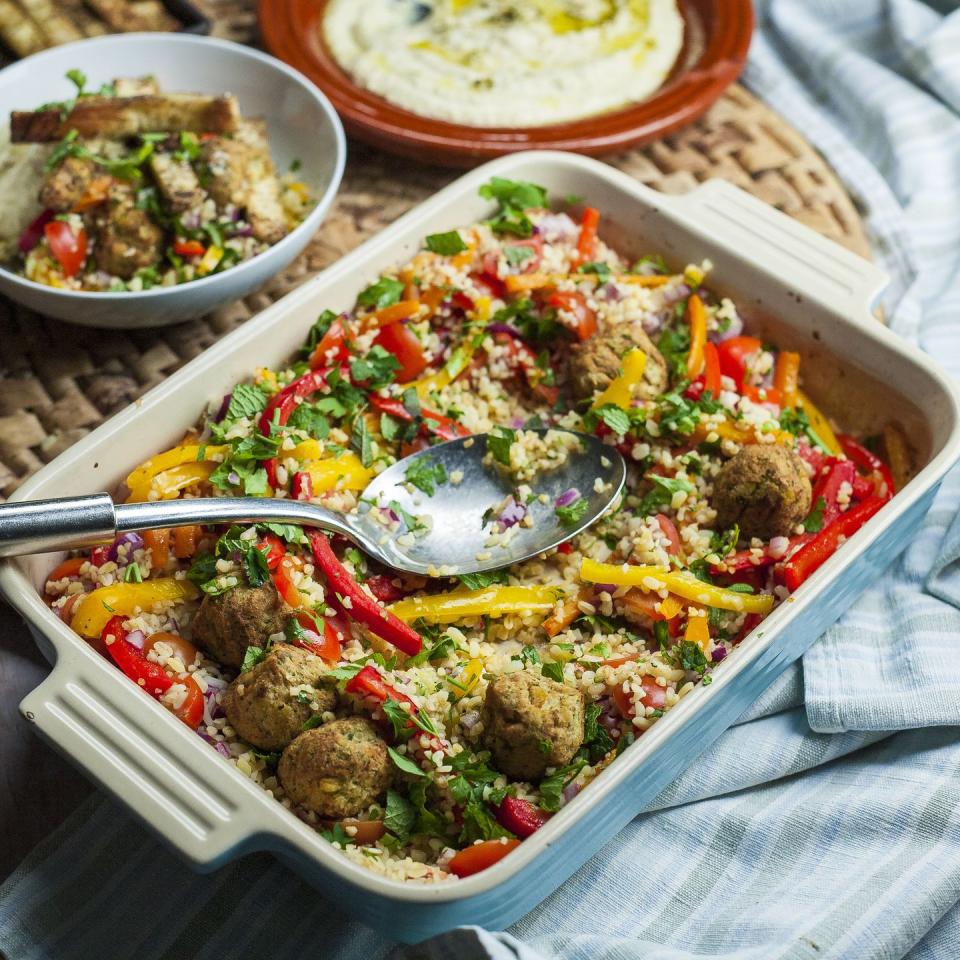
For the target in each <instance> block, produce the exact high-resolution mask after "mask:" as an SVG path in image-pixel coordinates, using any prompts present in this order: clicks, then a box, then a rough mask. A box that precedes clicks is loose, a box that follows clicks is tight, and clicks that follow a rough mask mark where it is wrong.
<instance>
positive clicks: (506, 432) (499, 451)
mask: <svg viewBox="0 0 960 960" xmlns="http://www.w3.org/2000/svg"><path fill="white" fill-rule="evenodd" d="M516 439H517V431H516V430H511V429H510V428H509V427H501V426H499V425H498V426H496V427H494V428H493V431H492V432H491V433H488V434H487V452H488V453H489V454H490V455H491V456H492V457H493V459H494V460H496V461H497V462H498V463H502V464H503V465H504V466H507V467H509V466H510V447H511V446H513V444H514V442H515V441H516Z"/></svg>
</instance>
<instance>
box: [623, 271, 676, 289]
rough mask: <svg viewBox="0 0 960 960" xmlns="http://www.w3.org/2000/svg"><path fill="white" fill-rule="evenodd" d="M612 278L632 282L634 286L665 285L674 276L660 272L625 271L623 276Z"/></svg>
mask: <svg viewBox="0 0 960 960" xmlns="http://www.w3.org/2000/svg"><path fill="white" fill-rule="evenodd" d="M614 279H616V280H620V281H622V282H623V283H632V284H633V285H634V286H635V287H665V286H666V285H667V284H668V283H670V281H671V280H674V279H675V277H672V276H669V275H668V276H664V275H663V274H660V273H655V274H653V275H651V276H647V275H644V274H640V273H625V274H624V275H623V276H618V277H615V278H614Z"/></svg>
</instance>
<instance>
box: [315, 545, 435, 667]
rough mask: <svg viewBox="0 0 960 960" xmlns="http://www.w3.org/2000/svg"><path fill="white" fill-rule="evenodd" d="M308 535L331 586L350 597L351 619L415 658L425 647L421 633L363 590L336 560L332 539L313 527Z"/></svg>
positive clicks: (318, 563) (348, 611)
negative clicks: (331, 544)
mask: <svg viewBox="0 0 960 960" xmlns="http://www.w3.org/2000/svg"><path fill="white" fill-rule="evenodd" d="M309 536H310V547H311V549H312V550H313V558H314V560H316V562H317V566H318V567H319V568H320V569H321V571H322V572H323V574H324V575H325V576H326V578H327V583H328V584H329V586H330V588H331V589H332V590H333V592H334V593H336V594H337V595H339V596H341V597H343V599H344V600H347V599H348V598H349V600H350V603H349V604H344V606H345V608H346V611H347V615H348V616H349V617H350V618H351V619H352V620H356V621H357V622H358V623H362V624H363V625H364V626H365V627H366V628H367V629H368V630H370V631H371V632H373V633H375V634H376V635H377V636H378V637H380V638H382V639H383V640H386V641H387V643H392V644H393V645H394V646H395V647H396V648H397V649H398V650H402V651H403V652H404V653H405V654H407V656H410V657H412V656H415V655H416V654H418V653H419V652H420V650H421V648H422V647H423V640H422V639H421V638H420V634H419V633H417V631H416V630H414V629H413V627H411V626H408V625H407V624H405V623H404V622H403V621H402V620H400V619H399V618H398V617H396V616H394V615H393V614H392V613H390V612H389V611H388V610H385V609H384V608H383V607H381V606H380V604H379V603H377V601H376V600H374V599H373V597H371V596H369V594H367V593H364V591H363V590H362V589H361V587H360V585H359V584H358V583H357V581H356V580H354V579H353V577H351V576H350V574H349V573H347V571H346V568H345V567H344V565H343V564H342V563H341V562H340V561H339V560H338V559H337V557H336V554H335V553H334V552H333V547H331V546H330V541H329V540H328V539H327V538H326V537H325V536H324V535H323V534H322V533H318V532H317V531H316V530H312V531H311V532H310V534H309Z"/></svg>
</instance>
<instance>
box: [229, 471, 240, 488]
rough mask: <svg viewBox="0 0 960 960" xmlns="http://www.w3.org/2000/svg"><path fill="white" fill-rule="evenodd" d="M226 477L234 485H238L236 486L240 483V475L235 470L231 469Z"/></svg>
mask: <svg viewBox="0 0 960 960" xmlns="http://www.w3.org/2000/svg"><path fill="white" fill-rule="evenodd" d="M227 479H228V480H229V481H230V482H231V483H232V484H233V485H234V486H235V487H238V486H239V485H240V475H239V474H238V473H237V471H236V470H231V471H230V472H229V473H228V474H227Z"/></svg>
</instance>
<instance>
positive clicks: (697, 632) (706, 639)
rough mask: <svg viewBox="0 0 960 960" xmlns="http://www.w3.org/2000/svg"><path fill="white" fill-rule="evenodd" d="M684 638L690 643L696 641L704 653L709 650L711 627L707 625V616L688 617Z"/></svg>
mask: <svg viewBox="0 0 960 960" xmlns="http://www.w3.org/2000/svg"><path fill="white" fill-rule="evenodd" d="M683 639H684V640H686V641H688V642H689V643H695V644H696V645H697V646H698V647H699V648H700V649H701V650H702V651H703V652H704V653H706V652H707V645H708V644H709V643H710V627H709V626H708V625H707V618H706V617H689V618H688V619H687V629H686V632H685V633H684V635H683Z"/></svg>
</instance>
